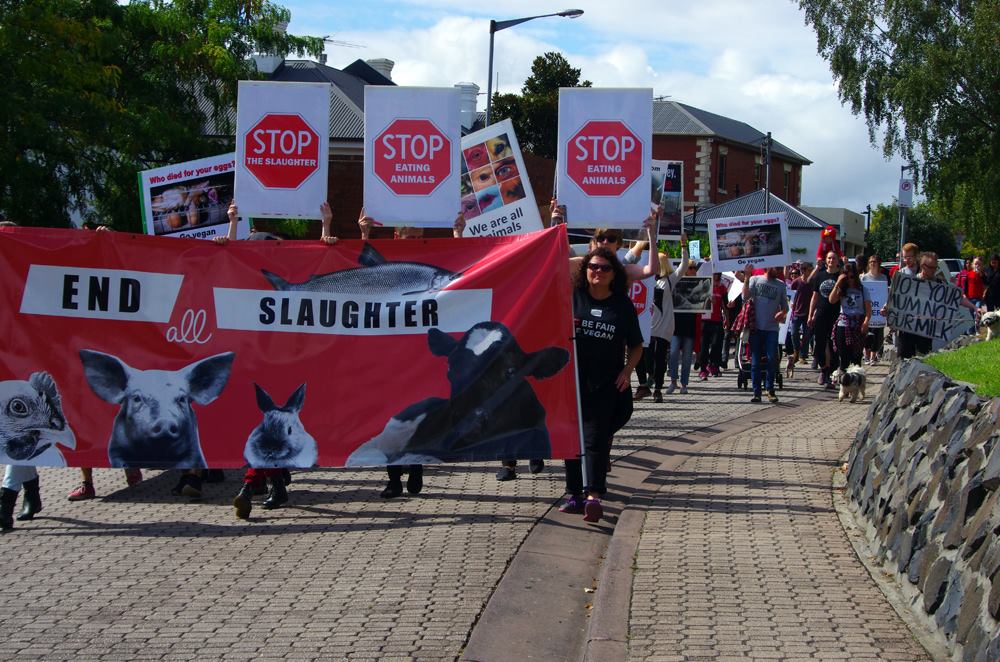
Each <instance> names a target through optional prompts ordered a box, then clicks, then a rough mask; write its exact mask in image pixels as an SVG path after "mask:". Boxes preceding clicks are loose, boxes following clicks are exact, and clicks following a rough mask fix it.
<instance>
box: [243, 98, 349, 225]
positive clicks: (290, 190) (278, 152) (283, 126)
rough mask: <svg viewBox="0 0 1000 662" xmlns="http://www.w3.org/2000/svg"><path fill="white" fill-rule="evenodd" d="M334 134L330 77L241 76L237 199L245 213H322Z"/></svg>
mask: <svg viewBox="0 0 1000 662" xmlns="http://www.w3.org/2000/svg"><path fill="white" fill-rule="evenodd" d="M329 136H330V85H329V84H328V83H277V82H262V81H240V85H239V101H238V105H237V111H236V181H235V194H236V195H235V199H236V201H237V204H238V205H239V207H240V215H241V216H243V217H244V218H252V217H264V218H320V217H321V215H320V210H319V207H320V204H322V203H323V201H325V200H326V193H327V190H326V189H327V169H328V163H329V158H328V154H329V148H328V145H329Z"/></svg>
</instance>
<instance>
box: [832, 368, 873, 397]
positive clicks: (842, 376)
mask: <svg viewBox="0 0 1000 662" xmlns="http://www.w3.org/2000/svg"><path fill="white" fill-rule="evenodd" d="M833 381H834V383H835V384H838V385H839V386H840V395H839V396H838V397H837V401H838V402H843V401H844V398H846V397H848V396H850V398H851V402H857V401H858V397H859V396H860V397H861V399H862V400H864V399H865V381H866V378H865V369H864V368H862V367H861V366H857V365H852V366H850V367H849V368H847V372H844V371H843V370H840V369H839V368H838V369H837V370H836V371H835V372H834V373H833Z"/></svg>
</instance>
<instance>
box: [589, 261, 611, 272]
mask: <svg viewBox="0 0 1000 662" xmlns="http://www.w3.org/2000/svg"><path fill="white" fill-rule="evenodd" d="M587 268H588V269H590V270H591V271H603V272H604V273H607V272H609V271H611V270H612V269H614V267H612V266H611V265H610V264H597V263H596V262H588V263H587Z"/></svg>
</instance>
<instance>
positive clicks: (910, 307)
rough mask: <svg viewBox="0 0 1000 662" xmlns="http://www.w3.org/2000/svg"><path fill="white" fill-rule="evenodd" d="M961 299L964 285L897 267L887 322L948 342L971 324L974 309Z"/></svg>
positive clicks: (892, 325) (893, 325)
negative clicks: (970, 308) (906, 272)
mask: <svg viewBox="0 0 1000 662" xmlns="http://www.w3.org/2000/svg"><path fill="white" fill-rule="evenodd" d="M961 302H962V290H961V288H959V287H957V286H955V285H952V284H951V283H939V282H937V281H934V280H924V279H922V278H917V277H916V276H910V275H909V274H904V273H903V272H902V271H897V272H896V275H895V276H893V277H892V289H891V290H890V292H889V308H888V310H887V311H886V314H885V319H886V323H887V324H888V326H889V327H890V328H892V329H895V330H896V331H905V332H906V333H912V334H914V335H917V336H922V337H924V338H932V339H934V340H940V341H944V342H948V341H950V340H954V339H955V338H957V337H958V336H960V335H962V333H963V332H964V331H965V330H966V329H968V328H969V327H970V326H972V321H973V319H972V311H971V310H969V309H968V308H965V307H964V306H962V305H961ZM874 307H875V306H874V304H873V305H872V308H874Z"/></svg>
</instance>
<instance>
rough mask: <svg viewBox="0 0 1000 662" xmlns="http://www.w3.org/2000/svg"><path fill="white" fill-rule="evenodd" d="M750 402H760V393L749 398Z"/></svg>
mask: <svg viewBox="0 0 1000 662" xmlns="http://www.w3.org/2000/svg"><path fill="white" fill-rule="evenodd" d="M750 402H760V393H754V394H753V397H752V398H750Z"/></svg>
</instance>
